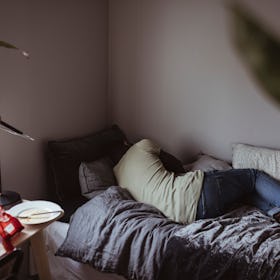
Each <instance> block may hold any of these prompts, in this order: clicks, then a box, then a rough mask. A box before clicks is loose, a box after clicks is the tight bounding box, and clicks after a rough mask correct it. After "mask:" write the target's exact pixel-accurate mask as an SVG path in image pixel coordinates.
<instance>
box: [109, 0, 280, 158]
mask: <svg viewBox="0 0 280 280" xmlns="http://www.w3.org/2000/svg"><path fill="white" fill-rule="evenodd" d="M241 2H244V3H245V4H246V5H247V6H248V7H249V8H250V9H251V10H252V11H253V12H255V13H256V14H258V15H259V16H260V18H262V20H264V21H265V22H266V24H267V25H268V26H269V27H270V28H272V29H273V30H274V31H275V32H276V34H278V35H279V38H280V17H279V11H280V2H279V1H277V0H268V1H263V0H250V1H249V0H244V1H241ZM226 3H228V1H222V0H211V1H203V0H198V1H197V0H172V1H170V0H118V1H115V0H112V1H110V48H109V49H110V56H109V57H110V82H111V83H110V98H111V112H112V113H111V119H112V120H113V121H114V122H116V123H118V124H119V125H120V126H121V127H123V128H124V130H125V131H126V132H127V133H128V134H129V135H132V136H133V138H134V139H137V138H139V137H143V136H145V137H151V138H154V139H156V140H157V141H158V142H160V143H161V144H162V145H163V146H164V147H166V148H168V149H169V150H171V151H172V152H174V153H175V154H177V155H178V156H180V157H181V158H182V159H184V158H185V157H186V155H187V154H188V149H191V150H192V152H197V151H199V150H202V151H203V152H205V153H210V154H212V155H215V156H217V157H221V158H224V159H227V160H230V159H231V145H232V144H233V143H237V142H243V143H250V144H256V145H263V146H270V147H276V148H280V141H279V139H280V130H279V129H278V128H279V123H280V111H279V107H277V105H276V104H274V103H273V102H272V101H271V100H270V99H269V98H267V97H266V96H265V95H264V94H263V92H262V90H261V89H260V88H259V86H258V85H257V84H256V83H255V81H254V79H253V78H252V77H251V75H250V73H249V72H248V71H247V70H246V68H245V67H244V65H243V63H242V62H241V60H240V58H239V57H238V56H237V54H236V51H235V49H234V48H233V45H232V43H231V40H230V33H229V17H230V15H229V12H228V10H227V7H226Z"/></svg>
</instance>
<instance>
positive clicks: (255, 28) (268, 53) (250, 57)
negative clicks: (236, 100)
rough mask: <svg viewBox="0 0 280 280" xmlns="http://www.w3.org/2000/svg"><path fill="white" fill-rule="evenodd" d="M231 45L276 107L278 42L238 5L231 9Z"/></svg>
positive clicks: (279, 76)
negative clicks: (234, 46) (232, 38)
mask: <svg viewBox="0 0 280 280" xmlns="http://www.w3.org/2000/svg"><path fill="white" fill-rule="evenodd" d="M231 10H232V19H233V21H232V23H233V35H234V42H235V45H236V47H237V49H238V51H239V53H240V55H241V57H242V59H243V61H244V62H245V63H246V64H247V66H248V67H249V69H250V70H251V72H252V74H253V75H254V77H255V78H256V79H257V81H258V82H259V84H260V85H261V86H262V88H263V89H264V91H265V93H266V94H268V95H269V96H270V97H272V98H273V99H274V100H275V101H276V102H277V103H278V104H279V105H280V39H279V38H277V36H276V35H275V34H273V32H272V31H270V30H269V29H267V28H266V27H265V26H264V25H263V24H262V23H261V22H260V21H259V20H258V19H257V18H256V17H255V16H254V15H252V14H251V13H250V12H249V11H248V10H247V9H245V8H243V7H242V6H240V5H238V4H233V5H232V6H231Z"/></svg>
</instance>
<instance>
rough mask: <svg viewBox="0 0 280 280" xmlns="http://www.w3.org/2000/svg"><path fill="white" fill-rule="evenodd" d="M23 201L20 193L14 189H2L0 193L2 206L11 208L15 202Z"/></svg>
mask: <svg viewBox="0 0 280 280" xmlns="http://www.w3.org/2000/svg"><path fill="white" fill-rule="evenodd" d="M19 202H21V197H20V195H19V193H17V192H13V191H2V192H1V193H0V206H3V207H4V208H5V209H9V208H11V207H12V206H14V205H15V204H17V203H19Z"/></svg>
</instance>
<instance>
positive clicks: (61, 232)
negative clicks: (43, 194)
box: [44, 222, 125, 280]
mask: <svg viewBox="0 0 280 280" xmlns="http://www.w3.org/2000/svg"><path fill="white" fill-rule="evenodd" d="M68 228H69V224H67V223H62V222H54V223H52V224H51V225H49V226H48V227H47V228H46V229H45V230H44V242H45V244H46V249H47V257H48V261H49V267H50V273H51V277H52V279H54V280H56V279H60V280H64V279H65V280H66V279H67V280H76V279H80V280H92V279H95V280H124V279H125V278H124V277H122V276H120V275H117V274H113V273H103V272H99V271H97V270H96V269H94V268H92V267H90V266H89V265H87V264H82V263H79V262H76V261H74V260H72V259H70V258H64V257H57V256H55V252H56V251H57V249H58V247H59V246H60V245H61V244H62V242H63V241H64V239H65V237H66V234H67V231H68Z"/></svg>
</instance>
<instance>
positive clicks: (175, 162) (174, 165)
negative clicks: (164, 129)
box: [159, 150, 186, 174]
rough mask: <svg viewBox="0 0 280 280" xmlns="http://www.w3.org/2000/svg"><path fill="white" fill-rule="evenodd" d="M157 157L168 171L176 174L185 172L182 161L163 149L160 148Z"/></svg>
mask: <svg viewBox="0 0 280 280" xmlns="http://www.w3.org/2000/svg"><path fill="white" fill-rule="evenodd" d="M159 159H160V160H161V162H162V164H163V166H164V167H165V169H166V170H168V171H172V172H175V173H177V174H178V173H185V172H186V171H185V168H184V166H183V164H182V162H181V161H180V160H179V159H177V158H176V157H175V156H173V155H171V154H169V153H167V152H165V151H163V150H160V154H159Z"/></svg>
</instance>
